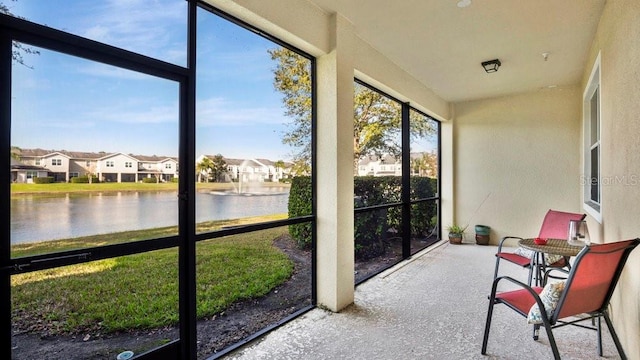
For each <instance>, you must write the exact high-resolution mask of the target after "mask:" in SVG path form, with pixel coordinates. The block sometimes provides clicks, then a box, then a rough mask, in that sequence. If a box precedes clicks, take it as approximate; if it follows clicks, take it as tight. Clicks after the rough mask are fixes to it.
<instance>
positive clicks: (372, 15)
mask: <svg viewBox="0 0 640 360" xmlns="http://www.w3.org/2000/svg"><path fill="white" fill-rule="evenodd" d="M309 1H311V2H312V3H314V4H315V5H317V6H318V7H319V8H321V9H322V10H323V11H325V12H327V13H334V12H338V13H340V14H342V16H344V17H345V18H346V19H348V20H349V21H350V22H351V23H352V24H353V27H354V29H355V31H356V33H357V35H358V36H359V37H360V38H361V39H362V40H364V41H366V42H367V43H369V44H370V45H371V46H373V47H374V48H376V49H378V50H379V51H380V52H382V53H383V54H385V55H386V56H387V57H388V58H389V59H391V61H393V62H394V63H396V64H397V65H398V66H400V67H401V68H402V69H404V70H405V71H407V72H408V73H410V74H411V75H412V76H414V77H415V78H416V79H418V80H419V81H421V82H422V83H424V84H425V85H426V86H427V87H429V88H430V89H432V90H433V91H434V92H435V93H436V94H438V95H439V96H441V97H442V98H443V99H444V100H447V101H451V102H459V101H466V100H473V99H480V98H488V97H496V96H502V95H506V94H513V93H521V92H528V91H534V90H537V89H544V88H548V87H555V86H558V87H562V86H568V85H575V84H578V83H579V82H580V80H581V77H582V74H583V70H584V66H585V61H586V58H587V52H588V50H589V47H590V45H591V41H592V39H593V36H594V34H595V31H596V28H597V26H598V20H599V18H600V15H601V13H602V10H603V8H604V3H605V1H606V0H471V5H470V6H468V7H465V8H459V7H458V6H457V3H458V1H459V0H396V1H390V0H309ZM543 53H548V54H549V55H548V58H547V60H546V61H545V59H544V57H543V55H542V54H543ZM494 58H499V59H500V61H501V62H502V66H501V67H500V70H499V71H498V72H496V73H491V74H488V73H486V72H485V71H484V69H483V68H482V66H481V65H480V63H481V62H482V61H486V60H491V59H494Z"/></svg>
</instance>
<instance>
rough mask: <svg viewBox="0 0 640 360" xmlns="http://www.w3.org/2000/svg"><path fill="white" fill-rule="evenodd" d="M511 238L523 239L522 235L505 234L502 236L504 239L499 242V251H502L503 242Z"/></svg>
mask: <svg viewBox="0 0 640 360" xmlns="http://www.w3.org/2000/svg"><path fill="white" fill-rule="evenodd" d="M509 239H518V240H522V238H521V237H518V236H505V237H503V238H502V240H500V243H499V244H498V252H502V244H503V243H504V242H505V241H506V240H509Z"/></svg>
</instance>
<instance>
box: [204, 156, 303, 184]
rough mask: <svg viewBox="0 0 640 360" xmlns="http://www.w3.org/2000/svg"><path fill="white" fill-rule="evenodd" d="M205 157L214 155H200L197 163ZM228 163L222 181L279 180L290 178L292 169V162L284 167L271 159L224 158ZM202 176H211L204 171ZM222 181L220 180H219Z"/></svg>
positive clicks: (211, 157) (209, 157)
mask: <svg viewBox="0 0 640 360" xmlns="http://www.w3.org/2000/svg"><path fill="white" fill-rule="evenodd" d="M204 158H208V159H209V160H213V159H214V158H215V156H214V155H200V156H198V158H197V159H196V164H198V163H200V162H202V160H203V159H204ZM223 160H224V161H225V163H226V164H227V171H226V173H225V175H224V179H223V180H222V181H225V182H227V181H242V182H265V181H273V182H278V181H280V180H282V179H285V178H288V177H289V176H290V171H291V163H289V162H285V163H284V166H283V167H279V166H276V165H277V164H276V162H274V161H272V160H269V159H235V158H223ZM200 175H201V177H202V178H204V177H205V176H208V175H209V176H210V174H205V173H204V172H203V173H202V174H200ZM218 181H220V180H218Z"/></svg>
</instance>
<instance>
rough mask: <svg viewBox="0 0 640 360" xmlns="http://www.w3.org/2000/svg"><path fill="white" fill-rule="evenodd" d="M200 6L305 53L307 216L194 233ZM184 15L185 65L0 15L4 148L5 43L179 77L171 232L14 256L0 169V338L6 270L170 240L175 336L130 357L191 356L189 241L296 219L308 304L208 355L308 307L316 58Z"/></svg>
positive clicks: (5, 318)
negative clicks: (210, 17) (303, 232)
mask: <svg viewBox="0 0 640 360" xmlns="http://www.w3.org/2000/svg"><path fill="white" fill-rule="evenodd" d="M198 8H202V9H205V10H207V11H209V12H211V13H214V14H215V15H218V16H220V17H222V18H224V19H225V20H228V21H231V22H233V23H235V24H236V25H239V26H241V27H243V28H245V29H247V30H250V31H252V32H253V33H255V34H257V35H259V36H262V37H264V38H266V39H268V40H270V41H273V42H274V43H276V44H278V45H280V46H283V47H286V48H288V49H290V50H293V51H295V52H296V53H298V54H300V55H301V56H303V57H305V58H307V59H309V61H310V62H311V71H312V74H311V76H312V83H313V86H312V107H313V108H312V129H313V130H312V135H311V136H312V138H311V142H312V144H311V146H312V187H313V200H312V201H313V208H312V209H313V210H312V214H311V215H307V216H301V217H296V218H289V219H284V220H277V221H269V222H263V223H255V224H250V225H244V226H238V227H234V228H231V229H223V230H218V231H213V232H209V233H201V234H197V235H196V232H195V223H196V220H195V219H196V217H195V180H196V179H195V167H196V164H195V142H194V141H193V140H192V139H195V102H196V99H195V80H196V73H195V69H196V67H195V66H196V64H195V50H196V48H195V47H196V45H195V34H196V13H197V9H198ZM187 17H188V19H187V22H188V36H187V38H188V40H187V51H188V61H187V62H188V64H187V66H186V67H183V66H179V65H175V64H171V63H166V62H164V61H161V60H158V59H154V58H151V57H148V56H146V55H141V54H137V53H135V52H132V51H128V50H124V49H120V48H117V47H114V46H111V45H106V44H103V43H100V42H97V41H94V40H89V39H86V38H83V37H80V36H77V35H73V34H69V33H66V32H64V31H60V30H57V29H52V28H49V27H46V26H43V25H40V24H36V23H32V22H29V21H27V20H23V19H19V18H15V17H11V16H8V15H4V14H0V20H2V21H0V84H1V85H0V89H1V90H2V91H1V92H0V94H1V95H0V99H1V100H0V115H1V116H0V119H6V121H2V123H0V127H1V129H2V131H1V133H2V134H1V135H0V147H3V146H4V147H6V148H9V147H10V144H11V121H10V119H11V68H12V66H13V65H12V56H11V52H12V42H13V41H19V42H21V43H24V44H27V45H32V46H36V47H41V48H44V49H48V50H51V51H56V52H60V53H63V54H67V55H71V56H76V57H79V58H83V59H86V60H89V61H95V62H99V63H103V64H107V65H112V66H115V67H118V68H123V69H127V70H131V71H134V72H138V73H143V74H147V75H151V76H155V77H158V78H162V79H166V80H170V81H175V82H177V83H178V84H179V95H178V96H179V135H178V136H179V140H180V142H179V143H180V145H179V155H178V159H179V160H178V162H179V163H183V164H185V165H184V166H180V167H179V170H178V172H179V185H178V186H179V188H178V197H179V205H178V207H179V221H178V235H175V236H168V237H163V238H155V239H149V240H142V241H134V242H130V243H124V244H117V245H109V246H100V247H93V248H86V249H80V250H72V251H64V252H57V253H48V254H42V255H36V256H28V257H21V258H13V259H12V258H11V255H10V246H11V230H10V228H11V226H10V201H9V199H10V198H11V186H10V184H11V174H10V172H6V174H5V172H0V173H1V175H0V188H1V189H2V190H0V191H1V193H4V194H5V196H4V197H3V199H4V200H2V201H0V209H1V210H3V211H1V212H0V213H2V214H4V215H3V216H1V217H0V235H2V237H1V238H2V239H3V240H2V241H4V242H5V243H4V245H5V246H0V269H2V272H1V273H0V293H1V294H3V295H2V296H0V339H5V343H10V342H11V337H12V330H11V284H10V279H11V275H14V274H20V273H26V272H31V271H38V270H44V269H51V268H57V267H61V266H66V265H73V264H80V263H85V262H90V261H96V260H101V259H106V258H113V257H119V256H125V255H132V254H137V253H142V252H149V251H155V250H160V249H166V248H172V247H178V248H180V256H179V269H180V271H179V273H180V277H179V283H180V287H179V303H180V324H179V328H180V338H179V339H177V340H174V341H171V342H169V343H168V344H165V345H162V346H159V347H157V348H155V349H152V350H150V351H148V352H146V353H143V354H140V355H138V356H137V357H138V358H149V359H153V358H183V359H191V358H196V341H197V333H196V322H197V319H196V313H195V308H196V298H195V292H196V288H195V277H196V276H197V274H196V273H195V261H196V258H195V243H196V242H197V241H202V240H208V239H213V238H219V237H223V236H229V235H236V234H242V233H248V232H253V231H259V230H266V229H271V228H276V227H282V226H288V225H292V224H299V223H311V224H312V231H313V245H312V251H313V254H312V267H313V268H312V271H311V272H312V286H311V288H312V293H311V303H312V305H310V306H308V307H306V308H304V309H301V310H299V311H298V312H296V313H294V314H292V315H290V316H288V317H286V318H285V319H283V320H281V321H279V322H278V323H277V324H273V325H272V326H269V327H267V328H265V329H263V330H261V331H259V332H258V333H256V334H253V335H252V336H250V337H248V338H247V339H245V340H244V341H241V342H240V343H237V344H235V345H232V346H230V347H228V348H226V349H224V350H223V351H220V352H218V353H216V354H212V355H213V356H214V357H213V358H218V357H221V356H223V355H224V354H227V353H228V352H230V351H232V350H234V349H236V348H238V347H239V346H241V345H243V344H244V343H246V342H247V341H250V340H252V339H254V338H256V337H257V336H260V335H262V334H264V333H266V332H268V331H270V330H272V329H273V328H275V327H277V326H280V325H282V324H284V323H286V322H287V321H289V320H291V319H293V318H295V317H297V316H299V315H301V314H302V313H304V312H306V311H308V310H310V309H312V308H314V307H315V305H316V298H317V296H316V271H315V264H316V259H315V241H316V240H315V237H316V236H315V233H316V230H315V229H316V216H315V214H316V183H315V181H316V180H315V179H316V176H315V175H316V174H315V172H316V169H315V168H316V166H315V163H316V155H315V151H316V126H315V124H316V117H317V116H316V113H317V111H316V61H315V58H314V57H312V56H311V55H309V54H307V53H305V52H303V51H302V50H300V49H297V48H295V47H292V46H291V45H288V44H286V43H285V42H283V41H281V40H279V39H277V38H275V37H273V36H271V35H268V34H266V33H264V32H263V31H261V30H259V29H258V28H256V27H253V26H251V25H250V24H248V23H246V22H243V21H241V20H239V19H237V18H235V17H233V16H230V15H228V14H226V13H224V12H222V11H220V10H218V9H216V8H214V7H212V6H211V5H209V4H206V3H204V2H200V1H193V0H192V1H189V10H188V14H187ZM0 167H2V168H5V169H7V168H10V161H9V157H0ZM0 357H3V358H11V347H9V346H7V347H4V350H2V351H0Z"/></svg>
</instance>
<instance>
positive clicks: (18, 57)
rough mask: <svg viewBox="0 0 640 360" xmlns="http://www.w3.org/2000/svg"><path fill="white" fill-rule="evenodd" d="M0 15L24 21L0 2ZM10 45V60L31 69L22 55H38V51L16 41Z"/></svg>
mask: <svg viewBox="0 0 640 360" xmlns="http://www.w3.org/2000/svg"><path fill="white" fill-rule="evenodd" d="M11 1H17V0H11ZM0 14H5V15H9V16H13V17H16V18H18V19H24V17H22V16H16V15H15V14H13V13H12V12H11V9H9V7H8V6H7V5H5V4H4V3H1V2H0ZM12 44H13V50H12V53H11V58H12V59H13V61H15V62H16V63H18V64H20V65H24V66H26V67H28V68H32V67H31V66H29V65H27V63H26V62H25V61H24V55H38V54H40V52H39V51H38V50H35V49H33V48H30V47H28V46H25V45H23V44H22V43H20V42H17V41H13V42H12Z"/></svg>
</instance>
